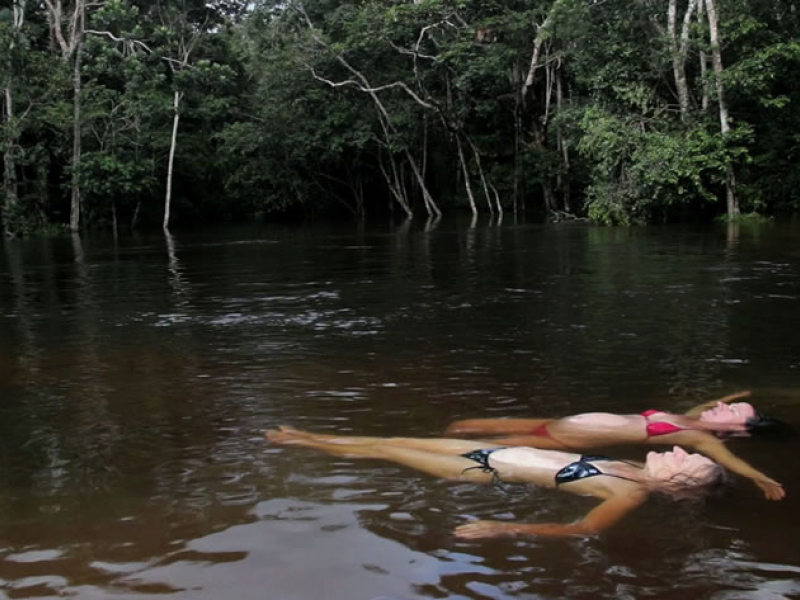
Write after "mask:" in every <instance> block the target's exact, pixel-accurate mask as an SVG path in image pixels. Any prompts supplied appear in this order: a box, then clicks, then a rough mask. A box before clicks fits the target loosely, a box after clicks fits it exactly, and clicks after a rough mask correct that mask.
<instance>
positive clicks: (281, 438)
mask: <svg viewBox="0 0 800 600" xmlns="http://www.w3.org/2000/svg"><path fill="white" fill-rule="evenodd" d="M264 437H266V438H267V440H269V441H270V442H272V443H274V444H298V443H300V442H301V440H302V437H301V436H300V435H298V432H297V430H296V429H294V428H292V427H287V426H283V425H282V426H281V427H280V429H268V430H267V432H266V433H265V434H264Z"/></svg>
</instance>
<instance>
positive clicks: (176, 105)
mask: <svg viewBox="0 0 800 600" xmlns="http://www.w3.org/2000/svg"><path fill="white" fill-rule="evenodd" d="M181 96H182V93H181V92H177V91H176V92H175V96H174V97H173V101H172V109H173V111H174V112H173V115H172V138H171V139H170V144H169V161H168V163H167V191H166V195H165V197H164V224H163V227H164V229H169V215H170V206H171V204H172V168H173V165H174V164H175V147H176V146H177V145H178V123H179V122H180V120H181V113H180V104H181Z"/></svg>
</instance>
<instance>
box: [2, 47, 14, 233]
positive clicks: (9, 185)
mask: <svg viewBox="0 0 800 600" xmlns="http://www.w3.org/2000/svg"><path fill="white" fill-rule="evenodd" d="M8 62H9V65H8V66H9V72H8V78H7V81H6V88H5V90H4V99H5V111H4V113H3V116H4V117H5V119H4V121H5V126H6V151H5V153H4V154H3V183H4V188H5V196H6V201H5V207H4V208H3V214H4V215H5V218H4V219H3V227H4V229H5V233H6V235H8V236H10V235H12V234H13V233H14V232H13V231H12V230H11V224H10V223H9V219H8V217H9V215H10V214H11V211H12V210H14V208H15V206H16V204H17V165H16V164H15V161H14V149H15V147H16V135H15V133H14V105H13V104H12V102H13V94H12V87H11V86H12V80H11V75H12V73H11V70H10V69H11V64H10V63H11V59H10V58H9V61H8Z"/></svg>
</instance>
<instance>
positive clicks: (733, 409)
mask: <svg viewBox="0 0 800 600" xmlns="http://www.w3.org/2000/svg"><path fill="white" fill-rule="evenodd" d="M755 416H756V409H755V408H753V405H752V404H750V403H748V402H734V403H733V404H726V403H725V402H717V405H716V406H715V407H714V408H709V409H708V410H704V411H703V412H702V413H700V420H701V421H708V422H710V423H730V424H733V425H744V424H745V423H746V422H747V421H748V420H750V419H752V418H753V417H755Z"/></svg>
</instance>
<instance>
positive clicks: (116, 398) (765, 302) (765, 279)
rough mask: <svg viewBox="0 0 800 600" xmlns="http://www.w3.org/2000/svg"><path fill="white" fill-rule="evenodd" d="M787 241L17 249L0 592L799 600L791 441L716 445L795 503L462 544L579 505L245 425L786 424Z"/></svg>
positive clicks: (241, 239)
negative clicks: (476, 521) (683, 420)
mask: <svg viewBox="0 0 800 600" xmlns="http://www.w3.org/2000/svg"><path fill="white" fill-rule="evenodd" d="M798 240H800V230H799V229H798V228H797V227H778V226H769V227H767V228H764V229H760V230H752V229H748V228H746V227H741V228H739V229H738V230H726V229H725V228H720V229H709V230H703V231H699V230H689V229H674V228H653V229H647V230H637V229H631V230H609V229H595V228H589V227H583V226H559V227H546V228H544V227H529V226H519V225H514V224H511V223H509V222H506V223H504V224H501V223H498V222H494V223H489V224H481V223H473V224H467V226H465V227H462V226H459V225H458V224H455V223H447V222H434V223H429V224H420V225H414V224H406V225H404V226H403V227H401V228H397V229H392V230H368V229H365V228H362V229H360V230H357V231H353V230H349V229H348V230H345V229H327V228H303V229H280V228H269V229H264V230H259V231H231V232H224V233H215V234H205V233H183V234H172V235H167V236H163V235H158V236H152V237H133V238H120V239H113V238H109V239H97V238H93V237H84V238H79V237H68V238H64V239H57V240H29V241H24V242H20V241H14V242H6V243H5V245H4V247H3V250H2V251H1V252H0V468H2V473H3V475H4V477H3V486H0V598H47V597H59V596H73V597H79V598H134V597H135V598H149V597H152V598H157V597H166V596H169V597H171V598H192V599H203V598H209V599H212V598H213V599H217V598H223V597H229V598H237V599H247V598H259V599H261V598H281V599H298V600H307V599H311V598H314V599H316V598H321V599H322V598H324V599H326V600H328V599H330V600H338V599H342V600H353V599H358V598H363V599H365V600H371V599H375V598H383V599H389V600H397V599H412V598H414V599H416V598H420V599H422V598H425V599H429V598H445V597H447V598H475V599H477V598H498V599H506V598H525V599H528V598H642V597H657V598H676V599H678V598H680V599H681V600H684V599H685V598H714V599H725V600H728V599H738V598H748V599H749V598H757V599H773V598H788V597H793V596H797V595H798V594H800V573H799V571H800V561H799V560H798V557H800V541H798V539H797V536H796V535H795V530H794V528H793V527H792V526H791V523H793V521H794V515H795V514H796V513H797V508H798V503H800V500H798V498H800V485H798V484H799V483H800V475H798V472H797V471H796V470H795V469H791V468H787V467H786V464H787V463H786V461H785V457H786V456H790V455H791V454H792V453H794V452H797V451H798V443H799V442H798V441H792V442H789V443H786V444H776V443H769V442H764V441H758V440H737V441H735V442H733V443H732V445H733V446H734V451H735V452H736V453H737V454H740V455H741V456H743V457H744V458H745V459H747V460H749V461H752V462H753V463H754V464H756V465H758V466H759V467H760V468H762V469H763V470H764V471H766V472H768V473H770V474H771V475H773V476H774V477H776V478H777V479H779V480H781V481H782V482H783V483H784V484H786V486H787V490H788V492H789V495H788V497H787V499H786V500H785V501H783V502H781V503H768V502H766V501H764V500H762V499H761V498H760V497H759V495H758V492H757V491H756V490H755V488H753V486H751V485H749V484H747V483H745V484H740V485H737V486H736V487H734V489H733V490H731V491H730V493H728V494H727V495H725V496H723V497H721V498H716V499H713V500H711V501H709V503H707V504H703V505H699V506H697V505H691V506H687V505H676V504H674V503H667V502H664V503H659V502H655V503H652V504H648V505H647V506H645V507H643V508H642V509H641V510H640V511H638V512H637V513H636V515H635V516H634V517H633V518H630V519H628V520H626V521H625V522H623V523H622V524H620V525H619V526H618V527H617V528H615V529H614V530H613V531H611V532H609V533H608V534H607V535H604V536H603V537H601V538H597V539H587V540H577V539H570V540H556V541H552V540H542V539H507V540H493V541H484V542H467V541H463V540H457V539H455V538H454V537H453V536H452V534H451V532H452V529H453V528H454V527H455V526H456V525H458V524H460V523H462V522H464V521H465V520H467V519H471V518H501V519H518V520H529V521H545V520H561V521H568V520H572V519H574V518H576V517H577V516H579V515H581V514H584V513H585V512H586V511H587V510H588V509H589V508H590V507H591V506H593V505H594V504H595V501H593V500H591V499H586V498H577V497H569V496H568V495H564V494H555V493H553V492H552V491H551V490H537V489H531V488H529V487H526V486H504V487H477V486H473V485H468V484H463V483H462V484H453V483H448V482H442V481H438V480H435V479H433V478H430V477H427V476H424V475H420V474H418V473H413V472H410V471H408V470H406V469H403V468H401V467H397V466H395V465H388V464H382V463H380V462H378V461H359V462H354V461H349V460H345V459H339V458H334V457H331V456H326V455H321V454H318V453H315V452H313V451H309V450H305V449H299V448H294V449H285V448H275V447H270V446H268V445H267V444H266V442H265V441H264V440H263V438H262V435H261V432H262V430H263V429H265V428H267V427H270V426H274V425H276V424H279V423H290V424H293V425H297V426H302V427H308V428H311V429H314V430H319V431H335V432H342V433H343V432H357V433H363V434H372V435H393V434H407V435H419V436H432V435H437V434H438V433H439V432H440V431H441V430H442V428H443V427H444V426H445V424H446V423H447V422H449V421H450V420H453V419H456V418H466V417H475V416H482V415H483V416H500V415H508V416H538V415H541V416H554V415H561V414H569V413H571V412H575V411H579V410H609V411H618V412H632V411H640V410H644V409H647V408H656V407H660V408H672V409H675V410H679V409H685V408H687V407H689V406H691V405H693V404H695V403H697V401H699V400H701V399H706V398H709V397H713V396H714V395H716V394H722V393H727V392H730V391H733V390H736V389H741V388H752V389H753V390H754V392H755V394H756V398H757V399H758V401H759V403H760V407H761V408H762V409H763V410H764V411H765V412H771V413H777V414H779V415H780V416H782V417H783V418H785V419H786V420H789V421H793V422H794V423H800V408H799V406H800V392H799V391H798V373H800V352H798V350H800V347H799V345H798V342H797V334H796V332H797V331H799V330H800V311H799V310H798V306H800V304H798V299H799V298H800V254H798V253H797V251H796V250H795V249H796V248H797V247H798V244H797V242H798ZM615 450H616V451H617V453H620V452H622V453H623V454H624V455H625V456H629V457H636V456H639V455H641V449H636V448H623V449H615ZM751 488H753V489H751ZM565 496H566V497H565Z"/></svg>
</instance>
